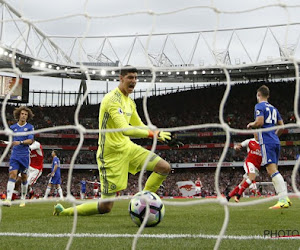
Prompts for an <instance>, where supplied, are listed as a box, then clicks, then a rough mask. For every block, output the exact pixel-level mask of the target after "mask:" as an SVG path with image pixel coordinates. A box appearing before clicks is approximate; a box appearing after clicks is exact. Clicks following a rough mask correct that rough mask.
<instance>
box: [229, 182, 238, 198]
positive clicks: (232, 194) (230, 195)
mask: <svg viewBox="0 0 300 250" xmlns="http://www.w3.org/2000/svg"><path fill="white" fill-rule="evenodd" d="M239 190H240V188H239V185H237V186H236V187H235V188H234V189H233V190H232V191H231V192H230V193H229V197H233V196H235V195H236V194H237V193H238V192H239Z"/></svg>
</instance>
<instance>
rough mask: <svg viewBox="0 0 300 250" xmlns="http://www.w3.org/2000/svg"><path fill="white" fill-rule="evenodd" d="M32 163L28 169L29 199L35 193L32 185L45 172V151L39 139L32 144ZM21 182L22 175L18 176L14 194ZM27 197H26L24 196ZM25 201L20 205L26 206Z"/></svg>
mask: <svg viewBox="0 0 300 250" xmlns="http://www.w3.org/2000/svg"><path fill="white" fill-rule="evenodd" d="M29 149H30V165H29V168H28V171H27V182H28V189H29V199H31V198H32V197H33V195H34V192H33V190H32V185H34V184H35V183H36V181H37V179H38V178H39V177H40V176H41V174H42V172H43V162H44V151H43V148H42V145H41V144H40V143H39V142H38V141H34V142H33V143H32V144H31V145H30V146H29ZM20 184H21V176H20V175H19V176H18V179H17V181H16V184H15V190H14V196H13V199H15V194H17V193H18V191H17V190H18V189H19V187H20ZM24 199H25V198H24ZM24 206H25V203H24V202H22V203H21V204H20V207H24Z"/></svg>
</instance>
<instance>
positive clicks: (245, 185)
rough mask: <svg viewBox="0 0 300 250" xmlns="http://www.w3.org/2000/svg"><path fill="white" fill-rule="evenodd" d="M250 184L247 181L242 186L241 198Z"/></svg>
mask: <svg viewBox="0 0 300 250" xmlns="http://www.w3.org/2000/svg"><path fill="white" fill-rule="evenodd" d="M249 185H250V184H249V183H248V182H247V181H245V182H244V183H243V184H242V186H241V188H240V190H239V195H240V196H242V194H243V193H244V191H245V189H246V188H247V187H249Z"/></svg>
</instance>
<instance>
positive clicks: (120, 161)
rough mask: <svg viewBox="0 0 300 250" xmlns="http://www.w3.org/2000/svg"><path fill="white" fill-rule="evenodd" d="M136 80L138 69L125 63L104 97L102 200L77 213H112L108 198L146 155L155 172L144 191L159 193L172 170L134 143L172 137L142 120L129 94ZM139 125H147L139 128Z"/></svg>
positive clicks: (62, 211) (65, 211)
mask: <svg viewBox="0 0 300 250" xmlns="http://www.w3.org/2000/svg"><path fill="white" fill-rule="evenodd" d="M136 82H137V69H136V68H132V67H130V66H125V68H123V69H122V70H121V72H120V84H119V86H118V87H117V88H115V89H114V90H112V91H111V92H109V93H107V94H106V95H105V97H104V98H103V100H102V103H101V106H100V114H99V129H100V131H99V141H98V151H97V163H98V168H99V174H100V182H101V200H100V201H99V202H93V203H85V204H81V205H79V206H77V207H76V210H77V213H78V215H93V214H98V213H99V214H105V213H109V212H110V211H111V209H112V207H113V204H114V202H112V201H105V199H107V198H113V197H115V196H116V192H118V191H121V190H124V189H126V188H127V182H128V173H131V174H136V173H138V172H140V171H141V169H142V167H143V164H144V162H145V161H146V158H147V157H148V155H149V154H150V161H149V162H148V164H147V166H146V170H147V171H152V174H151V175H150V176H149V178H148V179H147V182H146V184H145V188H144V190H147V191H151V192H156V191H157V190H158V188H159V187H160V185H161V184H162V182H163V181H164V180H165V179H166V177H167V175H168V174H169V172H170V170H171V166H170V164H169V163H168V162H166V161H165V160H163V159H162V158H160V157H159V156H158V155H156V154H154V153H152V152H151V151H149V150H147V149H145V148H143V147H141V146H139V145H137V144H135V143H133V142H132V141H131V140H130V138H129V137H136V138H147V137H148V138H153V137H154V135H155V134H156V136H157V139H158V140H160V141H162V142H167V141H169V140H171V134H170V133H169V132H163V131H156V132H152V131H151V130H149V129H148V128H147V126H146V125H145V124H144V123H143V122H142V121H141V119H140V117H139V115H138V113H137V110H136V104H135V102H134V101H133V100H132V99H131V98H130V97H129V94H131V93H132V92H133V90H134V87H135V85H136ZM136 127H145V129H142V128H136ZM104 129H126V130H122V131H118V132H103V130H104ZM53 214H54V215H73V214H74V208H73V207H70V208H64V207H63V206H62V205H61V204H57V205H56V206H54V212H53Z"/></svg>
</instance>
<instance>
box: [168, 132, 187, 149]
mask: <svg viewBox="0 0 300 250" xmlns="http://www.w3.org/2000/svg"><path fill="white" fill-rule="evenodd" d="M168 146H169V147H170V148H180V147H183V146H184V144H183V143H182V142H181V141H180V140H178V139H177V137H176V134H174V133H173V134H172V135H171V140H170V141H169V142H168Z"/></svg>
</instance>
